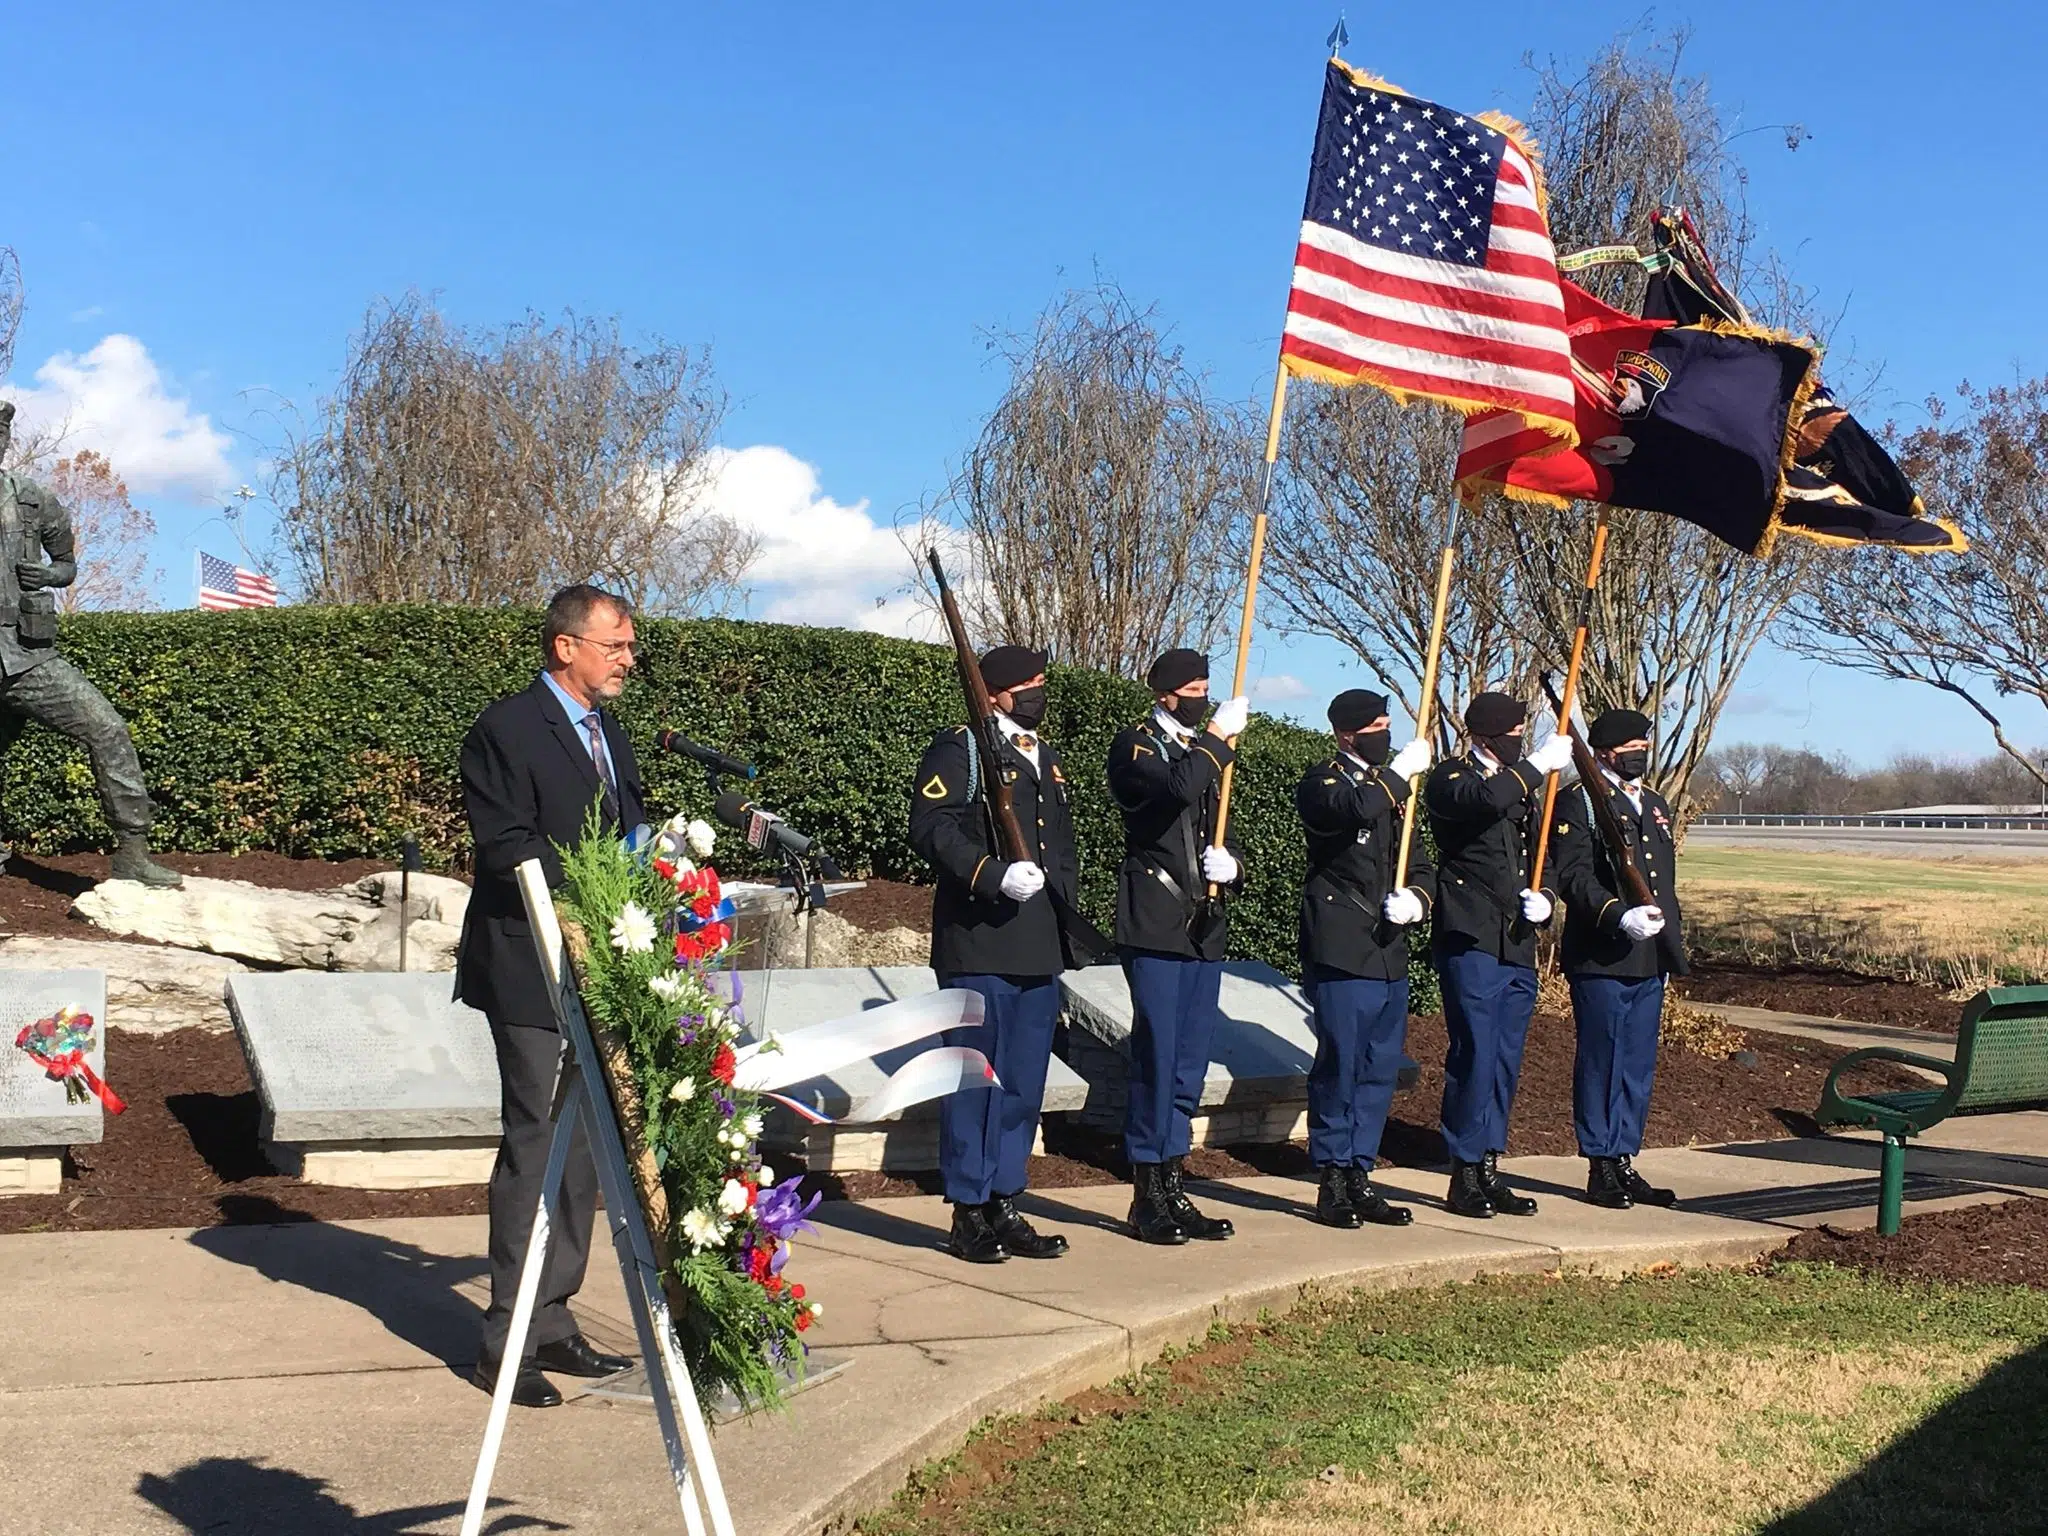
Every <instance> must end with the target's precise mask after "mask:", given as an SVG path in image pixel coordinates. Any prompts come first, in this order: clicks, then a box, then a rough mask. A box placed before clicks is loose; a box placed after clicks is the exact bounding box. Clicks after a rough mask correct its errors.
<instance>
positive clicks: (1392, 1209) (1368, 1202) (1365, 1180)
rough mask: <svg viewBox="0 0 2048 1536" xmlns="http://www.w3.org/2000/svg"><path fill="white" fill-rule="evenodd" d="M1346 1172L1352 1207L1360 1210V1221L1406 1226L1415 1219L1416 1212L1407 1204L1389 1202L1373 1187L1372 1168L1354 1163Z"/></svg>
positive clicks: (1389, 1225)
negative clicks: (1391, 1203) (1361, 1166)
mask: <svg viewBox="0 0 2048 1536" xmlns="http://www.w3.org/2000/svg"><path fill="white" fill-rule="evenodd" d="M1344 1172H1345V1175H1346V1181H1347V1182H1348V1183H1349V1184H1350V1185H1351V1209H1353V1210H1354V1211H1356V1212H1358V1219H1359V1220H1360V1221H1369V1222H1371V1223H1372V1224H1373V1225H1374V1226H1376V1227H1405V1226H1407V1225H1408V1223H1409V1222H1411V1221H1413V1220H1414V1219H1415V1213H1414V1212H1413V1211H1411V1210H1409V1209H1408V1207H1407V1206H1405V1205H1390V1204H1388V1202H1387V1197H1386V1196H1385V1195H1383V1194H1381V1193H1380V1192H1379V1191H1378V1190H1376V1189H1374V1188H1373V1187H1372V1170H1371V1169H1370V1168H1360V1167H1359V1166H1357V1165H1356V1164H1355V1163H1354V1164H1353V1165H1352V1166H1351V1167H1349V1168H1347V1169H1345V1170H1344Z"/></svg>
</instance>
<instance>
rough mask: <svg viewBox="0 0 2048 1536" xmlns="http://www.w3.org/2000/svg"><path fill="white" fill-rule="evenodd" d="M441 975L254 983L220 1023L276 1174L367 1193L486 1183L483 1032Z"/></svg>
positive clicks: (492, 1127) (489, 1055)
mask: <svg viewBox="0 0 2048 1536" xmlns="http://www.w3.org/2000/svg"><path fill="white" fill-rule="evenodd" d="M452 990H453V977H452V976H450V975H449V974H448V973H447V972H419V971H409V972H405V973H396V972H391V973H385V974H382V975H379V974H374V973H372V974H347V973H337V972H314V971H297V972H292V971H286V972H275V973H269V972H250V973H246V974H242V975H237V976H231V977H230V978H229V979H228V983H227V1000H228V1012H229V1015H230V1017H231V1018H232V1019H233V1020H234V1025H235V1031H236V1033H237V1034H238V1035H239V1036H240V1037H241V1041H242V1050H243V1054H244V1055H246V1056H247V1058H248V1061H249V1073H250V1076H251V1077H253V1078H254V1079H255V1082H256V1091H257V1093H258V1095H259V1096H260V1098H261V1100H262V1104H263V1118H262V1132H263V1135H264V1138H265V1139H266V1141H267V1142H268V1143H269V1144H270V1146H271V1149H272V1160H273V1162H275V1163H277V1164H278V1166H279V1167H280V1168H281V1169H282V1170H283V1171H285V1172H289V1173H296V1174H299V1175H300V1176H301V1177H304V1178H306V1179H309V1180H313V1181H315V1182H321V1183H337V1184H347V1185H350V1186H351V1187H355V1188H364V1189H394V1188H413V1187H419V1186H425V1185H436V1184H470V1183H477V1182H480V1181H481V1180H483V1179H485V1178H487V1177H488V1176H489V1174H490V1165H491V1160H492V1159H493V1157H495V1155H496V1148H497V1144H498V1136H499V1101H498V1061H497V1054H496V1052H495V1051H494V1049H493V1048H492V1045H491V1031H490V1026H489V1025H488V1024H486V1023H485V1022H484V1016H483V1015H482V1014H481V1013H478V1012H477V1011H476V1010H475V1009H473V1008H470V1007H468V1006H466V1005H464V1004H462V1003H458V1002H454V1001H453V1000H451V998H450V996H449V994H450V992H451V991H452Z"/></svg>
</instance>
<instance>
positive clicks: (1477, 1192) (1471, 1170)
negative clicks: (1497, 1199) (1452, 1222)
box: [1444, 1158, 1493, 1220]
mask: <svg viewBox="0 0 2048 1536" xmlns="http://www.w3.org/2000/svg"><path fill="white" fill-rule="evenodd" d="M1484 1172H1485V1170H1484V1169H1483V1168H1482V1167H1481V1166H1480V1165H1479V1164H1478V1163H1461V1162H1459V1161H1458V1160H1457V1159H1456V1158H1452V1159H1451V1188H1450V1192H1449V1193H1448V1194H1446V1195H1445V1196H1444V1209H1445V1210H1447V1211H1449V1212H1450V1213H1451V1214H1452V1215H1453V1216H1474V1217H1478V1218H1480V1219H1482V1220H1483V1219H1485V1218H1486V1217H1489V1216H1491V1215H1492V1214H1493V1202H1492V1201H1491V1200H1489V1199H1488V1198H1487V1195H1486V1183H1485V1180H1484V1179H1483V1178H1482V1177H1481V1175H1482V1174H1483V1173H1484Z"/></svg>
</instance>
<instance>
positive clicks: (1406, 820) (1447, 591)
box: [1394, 491, 1458, 891]
mask: <svg viewBox="0 0 2048 1536" xmlns="http://www.w3.org/2000/svg"><path fill="white" fill-rule="evenodd" d="M1457 559H1458V496H1457V493H1456V492H1455V491H1453V492H1452V493H1451V510H1450V512H1449V513H1448V514H1447V515H1446V516H1445V518H1444V548H1443V553H1442V554H1441V555H1440V556H1439V557H1438V558H1437V566H1436V612H1435V613H1434V614H1432V615H1431V616H1430V621H1429V653H1428V655H1427V656H1426V657H1425V658H1424V659H1423V663H1422V697H1421V698H1420V699H1419V700H1417V701H1416V705H1415V735H1416V737H1417V738H1418V739H1419V740H1422V741H1427V740H1429V728H1430V715H1431V714H1432V713H1433V712H1434V709H1435V705H1436V674H1437V664H1438V662H1439V661H1441V660H1442V657H1443V651H1444V621H1445V619H1446V617H1447V615H1448V614H1449V613H1450V608H1451V568H1452V567H1453V566H1454V565H1455V564H1456V563H1457ZM1422 777H1423V776H1422V775H1421V774H1419V773H1418V774H1416V775H1415V777H1414V778H1412V779H1410V780H1409V781H1408V803H1407V805H1406V806H1405V807H1403V808H1402V812H1401V856H1400V858H1399V859H1397V860H1396V861H1395V863H1394V889H1395V890H1397V891H1398V890H1401V889H1403V888H1405V887H1406V886H1407V884H1408V856H1409V854H1410V853H1412V852H1413V851H1414V848H1415V813H1416V807H1417V806H1418V804H1419V803H1420V802H1421V800H1422Z"/></svg>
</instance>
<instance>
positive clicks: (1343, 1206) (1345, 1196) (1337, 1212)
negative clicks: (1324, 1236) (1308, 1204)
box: [1316, 1163, 1360, 1229]
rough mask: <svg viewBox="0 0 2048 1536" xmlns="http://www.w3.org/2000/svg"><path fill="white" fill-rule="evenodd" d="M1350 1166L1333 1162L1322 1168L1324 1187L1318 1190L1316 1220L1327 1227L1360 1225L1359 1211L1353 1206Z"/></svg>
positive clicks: (1347, 1227)
mask: <svg viewBox="0 0 2048 1536" xmlns="http://www.w3.org/2000/svg"><path fill="white" fill-rule="evenodd" d="M1350 1172H1351V1170H1350V1169H1348V1168H1342V1167H1339V1166H1338V1165H1337V1164H1335V1163H1331V1164H1330V1165H1329V1166H1328V1167H1326V1168H1324V1169H1322V1170H1321V1173H1322V1179H1323V1187H1322V1188H1321V1189H1319V1190H1317V1191H1316V1220H1317V1221H1320V1222H1321V1223H1322V1224H1323V1225H1324V1226H1326V1227H1344V1228H1346V1229H1349V1228H1353V1227H1357V1226H1359V1225H1360V1222H1359V1219H1358V1212H1357V1211H1355V1210H1353V1209H1352V1208H1351V1180H1350V1179H1349V1178H1348V1177H1347V1175H1348V1174H1349V1173H1350Z"/></svg>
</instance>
